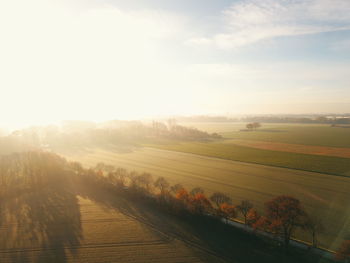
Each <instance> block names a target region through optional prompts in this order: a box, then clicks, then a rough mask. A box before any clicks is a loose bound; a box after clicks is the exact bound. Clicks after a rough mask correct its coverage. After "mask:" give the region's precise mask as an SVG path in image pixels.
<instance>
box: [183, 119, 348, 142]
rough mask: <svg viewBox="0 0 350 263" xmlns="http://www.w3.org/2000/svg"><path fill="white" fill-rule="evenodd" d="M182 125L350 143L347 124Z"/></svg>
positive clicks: (237, 135) (244, 135)
mask: <svg viewBox="0 0 350 263" xmlns="http://www.w3.org/2000/svg"><path fill="white" fill-rule="evenodd" d="M183 125H186V126H190V127H196V128H198V129H201V130H204V131H208V132H217V133H219V134H221V135H222V136H223V137H224V138H226V139H240V140H257V141H268V142H282V143H290V144H303V145H317V146H328V147H342V148H348V147H350V126H349V127H346V126H344V127H331V125H329V124H294V123H293V124H283V123H281V124H279V123H262V127H261V128H259V129H257V130H255V131H251V132H250V131H244V130H245V129H246V127H245V126H246V123H184V124H183Z"/></svg>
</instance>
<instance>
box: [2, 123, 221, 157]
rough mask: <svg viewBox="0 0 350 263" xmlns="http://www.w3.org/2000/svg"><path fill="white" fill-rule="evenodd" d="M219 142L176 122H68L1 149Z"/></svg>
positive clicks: (25, 132)
mask: <svg viewBox="0 0 350 263" xmlns="http://www.w3.org/2000/svg"><path fill="white" fill-rule="evenodd" d="M218 138H221V136H220V135H218V134H216V133H211V134H210V133H207V132H205V131H201V130H198V129H196V128H190V127H185V126H182V125H179V124H177V123H176V122H175V121H174V120H169V121H168V122H166V123H164V122H159V121H153V122H151V123H143V122H141V121H110V122H106V123H102V124H95V123H90V122H83V121H69V122H66V123H64V125H62V126H55V125H50V126H45V127H31V128H26V129H22V130H17V131H14V132H12V134H10V135H9V136H7V137H2V139H1V138H0V139H1V140H0V147H1V144H4V146H3V148H4V149H5V148H7V147H8V146H10V144H9V143H7V142H8V141H11V142H12V144H11V145H13V146H14V147H15V148H16V149H17V148H18V146H16V145H22V146H23V145H28V146H32V147H41V148H42V147H47V148H50V149H55V148H56V147H84V146H99V145H102V144H109V145H113V144H118V145H121V144H126V145H136V144H138V143H142V142H147V141H150V142H152V141H154V140H157V139H173V140H177V139H178V140H209V139H218ZM5 144H6V145H5ZM0 154H1V152H0Z"/></svg>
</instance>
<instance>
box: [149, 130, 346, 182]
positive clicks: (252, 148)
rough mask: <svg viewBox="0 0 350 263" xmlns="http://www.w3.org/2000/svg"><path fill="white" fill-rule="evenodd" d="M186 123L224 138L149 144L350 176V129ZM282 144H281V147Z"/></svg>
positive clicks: (172, 149)
mask: <svg viewBox="0 0 350 263" xmlns="http://www.w3.org/2000/svg"><path fill="white" fill-rule="evenodd" d="M186 125H189V126H193V127H197V128H199V129H203V130H206V131H208V132H214V131H216V132H218V133H220V134H221V135H222V136H223V139H222V140H214V141H213V140H211V141H202V142H198V141H197V142H186V141H165V142H158V143H157V142H151V143H147V144H145V145H146V146H150V147H156V148H159V149H164V150H171V151H180V152H186V153H193V154H199V155H204V156H211V157H217V158H223V159H228V160H234V161H242V162H251V163H258V164H264V165H271V166H278V167H285V168H292V169H300V170H306V171H314V172H320V173H328V174H334V175H342V176H349V175H350V161H349V158H348V157H349V153H350V147H349V145H350V129H349V128H344V127H330V126H329V125H315V124H312V125H311V124H263V126H262V128H260V129H257V130H254V131H245V130H244V129H245V124H244V123H187V124H186ZM242 142H244V143H242ZM278 143H280V145H278V147H277V146H276V145H277V144H278ZM258 144H260V147H259V146H257V145H258ZM262 144H263V147H261V145H262ZM273 146H275V147H273ZM288 147H289V148H290V149H289V150H288Z"/></svg>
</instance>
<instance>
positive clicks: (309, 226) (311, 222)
mask: <svg viewBox="0 0 350 263" xmlns="http://www.w3.org/2000/svg"><path fill="white" fill-rule="evenodd" d="M304 228H305V229H306V230H308V231H309V232H310V233H311V236H312V246H313V247H317V234H319V233H321V232H323V231H324V226H323V224H322V221H321V219H320V218H318V217H316V216H314V215H312V216H310V215H307V216H306V220H305V223H304Z"/></svg>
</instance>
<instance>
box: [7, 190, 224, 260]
mask: <svg viewBox="0 0 350 263" xmlns="http://www.w3.org/2000/svg"><path fill="white" fill-rule="evenodd" d="M140 211H141V210H140V209H137V208H135V206H133V204H132V203H130V202H127V201H126V200H124V199H122V198H114V197H113V198H112V197H111V196H110V195H108V194H103V193H96V191H91V190H86V189H84V188H82V187H79V189H69V191H67V192H64V191H58V192H54V193H53V192H52V191H50V193H48V192H47V191H46V192H45V190H38V191H37V192H36V193H25V194H23V195H17V196H16V198H8V199H7V202H6V203H4V204H3V206H2V210H1V214H0V216H1V220H2V224H1V228H0V235H1V237H2V238H1V239H0V262H2V263H14V262H16V263H17V262H21V263H25V262H28V263H29V262H31V263H32V262H33V263H34V262H62V263H63V262H64V263H73V262H93V263H110V262H132V263H136V262H169V263H171V262H174V263H175V262H190V263H200V262H203V263H205V262H207V263H209V262H217V263H221V262H225V261H224V260H222V259H221V258H220V257H217V256H215V255H214V254H215V253H214V252H213V253H210V251H209V250H206V248H205V247H204V245H203V247H202V245H201V244H200V243H199V245H197V246H196V247H195V246H189V245H188V244H187V243H186V242H185V241H182V240H181V238H176V237H173V236H171V235H169V234H167V231H166V228H164V227H163V226H162V224H160V222H161V221H162V220H163V221H164V222H166V221H167V218H165V217H162V216H161V215H160V214H158V220H159V221H158V224H155V222H152V221H151V220H149V219H148V218H147V217H146V216H145V214H143V215H140ZM148 211H149V214H151V213H152V210H151V209H149V210H148ZM169 223H170V222H169ZM207 251H209V252H207Z"/></svg>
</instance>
